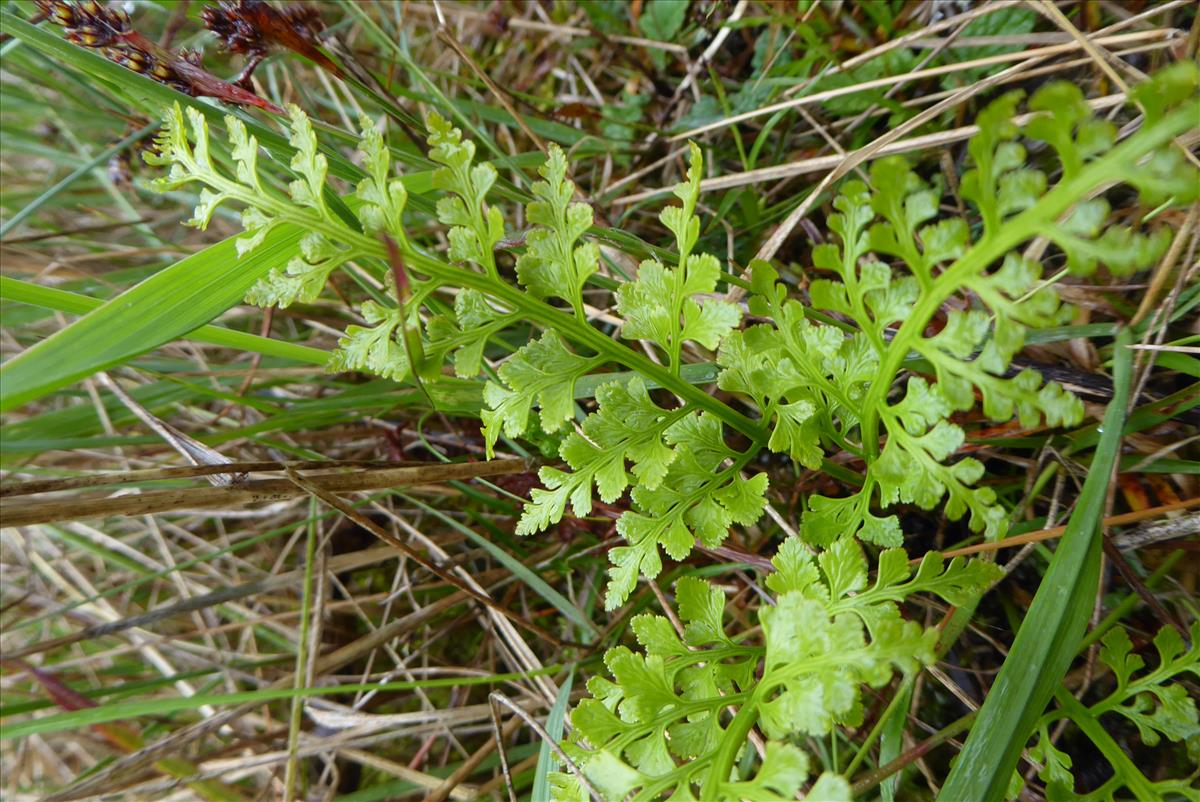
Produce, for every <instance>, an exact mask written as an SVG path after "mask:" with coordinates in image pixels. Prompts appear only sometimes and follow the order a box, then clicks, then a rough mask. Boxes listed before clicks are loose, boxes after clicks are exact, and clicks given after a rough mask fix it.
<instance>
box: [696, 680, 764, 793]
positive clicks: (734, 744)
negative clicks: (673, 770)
mask: <svg viewBox="0 0 1200 802" xmlns="http://www.w3.org/2000/svg"><path fill="white" fill-rule="evenodd" d="M762 687H763V686H762V685H760V686H758V689H757V690H756V691H755V692H754V694H753V696H752V697H751V698H750V701H748V702H747V703H746V704H744V705H742V706H741V708H739V709H738V712H737V715H736V716H734V717H733V721H731V722H729V727H728V728H727V729H726V730H725V734H724V735H723V736H721V745H720V746H718V747H717V751H716V752H714V753H713V758H712V766H711V767H709V769H708V776H707V777H705V778H704V785H703V786H701V788H700V798H701V799H722V798H723V797H722V796H721V783H723V782H726V781H727V780H728V779H729V772H730V771H732V770H733V763H734V761H735V760H737V753H738V750H740V749H741V748H742V747H743V746H745V744H746V739H747V738H748V737H749V735H750V730H751V729H753V728H754V722H756V721H758V710H759V707H760V706H761V705H762V702H763V700H762V699H761V698H760V696H761V694H760V691H761V689H762Z"/></svg>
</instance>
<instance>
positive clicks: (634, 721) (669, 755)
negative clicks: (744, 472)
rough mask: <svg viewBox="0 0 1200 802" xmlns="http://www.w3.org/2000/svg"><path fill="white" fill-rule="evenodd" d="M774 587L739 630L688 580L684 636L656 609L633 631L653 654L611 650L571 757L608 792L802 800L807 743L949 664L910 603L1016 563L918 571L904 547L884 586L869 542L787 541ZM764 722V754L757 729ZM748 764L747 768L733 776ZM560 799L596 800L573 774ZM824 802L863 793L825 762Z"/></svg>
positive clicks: (885, 567) (964, 595)
mask: <svg viewBox="0 0 1200 802" xmlns="http://www.w3.org/2000/svg"><path fill="white" fill-rule="evenodd" d="M772 564H773V565H774V568H775V572H774V573H771V574H769V575H768V576H767V577H766V580H765V584H766V586H767V588H768V589H769V590H771V591H772V592H773V593H774V598H773V599H772V601H771V603H769V604H764V605H763V606H762V608H760V611H759V613H758V624H759V627H760V628H761V637H758V636H756V637H755V638H754V639H753V640H751V639H750V638H748V637H746V635H747V634H748V633H737V634H734V635H729V634H726V631H725V624H724V609H725V594H724V592H723V591H722V590H721V589H720V588H718V587H716V586H714V585H711V584H709V583H708V582H705V581H703V580H700V579H696V578H693V577H684V578H682V579H680V580H679V582H678V583H677V585H676V587H675V593H676V605H677V608H678V617H679V620H680V621H681V622H682V623H683V632H682V633H678V632H676V630H675V629H674V628H673V626H672V624H671V622H670V621H669V620H668V619H667V618H664V617H662V616H656V615H640V616H637V617H636V618H634V619H633V622H632V628H633V631H634V634H635V635H636V636H637V640H638V643H639V644H640V646H641V649H642V651H641V652H640V653H639V652H633V651H631V650H629V649H627V648H625V647H624V646H618V647H616V648H614V649H610V650H609V651H608V653H607V655H606V656H605V661H604V662H605V665H606V666H607V668H608V671H609V673H610V674H611V677H612V679H607V678H605V677H594V678H593V679H592V680H591V681H590V682H589V683H588V690H589V692H590V693H591V698H589V699H585V700H583V701H581V702H580V703H579V704H578V706H577V707H576V708H575V711H574V712H573V713H572V716H571V722H572V725H573V727H574V735H573V740H572V743H571V745H570V746H571V748H570V750H569V751H570V754H571V756H572V757H573V759H574V760H575V761H576V763H577V766H578V767H579V768H580V770H581V771H582V774H583V777H584V778H585V779H586V780H587V781H588V782H589V783H590V784H591V785H592V786H593V787H594V788H595V789H597V790H598V791H599V792H600V795H601V797H602V798H604V799H605V800H651V799H659V798H661V797H664V796H667V795H670V798H671V799H704V800H713V802H718V801H719V800H731V802H732V801H734V800H743V799H754V800H776V799H793V798H795V795H796V793H797V791H798V790H799V789H800V787H801V786H802V785H804V784H805V783H806V782H807V781H808V778H809V764H810V760H809V757H808V756H807V755H806V754H805V753H804V752H803V751H802V750H801V749H800V748H798V747H797V746H796V745H795V744H794V742H793V739H795V738H803V737H806V736H811V737H820V736H825V735H828V734H829V732H830V731H831V730H832V729H833V727H835V726H837V725H850V726H855V725H858V724H861V723H862V716H863V711H862V705H861V700H860V694H861V688H862V687H863V686H871V687H880V686H882V685H884V684H886V683H887V682H888V681H889V680H890V679H891V677H892V676H893V674H894V673H895V672H902V673H911V672H913V671H916V670H917V669H918V668H919V667H921V666H923V665H927V664H929V663H931V662H932V661H933V659H934V646H935V643H936V640H937V632H936V631H935V630H934V629H932V628H930V629H923V628H922V627H921V626H920V625H919V624H917V623H915V622H913V621H906V620H904V619H903V618H902V617H901V614H900V608H899V606H898V605H899V603H900V602H902V601H903V600H904V599H905V598H907V597H909V596H911V595H913V594H916V593H922V592H929V593H934V594H936V595H938V596H940V597H941V598H943V599H945V600H946V601H947V602H949V603H951V604H963V603H966V602H967V601H968V600H970V599H972V598H975V597H977V596H978V595H979V594H980V593H981V592H983V590H985V589H986V588H987V587H988V586H989V585H990V584H991V583H992V582H994V581H995V579H996V578H997V576H998V574H999V573H1000V570H999V569H998V568H997V567H996V566H995V565H993V564H991V563H985V562H980V561H972V562H966V561H964V560H962V559H961V558H958V559H955V560H954V561H953V562H951V563H950V564H949V565H946V564H945V563H944V562H943V560H942V557H941V555H939V554H936V553H934V554H930V555H928V556H927V557H926V558H925V559H924V560H923V561H922V563H921V565H920V566H919V567H918V568H917V570H916V571H915V573H914V572H913V570H912V569H911V568H910V566H909V564H908V555H907V554H906V553H905V552H904V550H903V549H890V550H887V551H885V552H883V553H882V554H881V555H880V557H879V570H878V573H877V575H876V578H875V582H874V584H870V585H869V584H868V576H867V561H866V559H865V557H864V555H863V551H862V548H861V547H860V546H859V545H858V544H857V543H855V542H854V541H853V540H840V541H838V542H837V543H835V544H833V545H832V546H831V547H830V548H829V549H827V550H825V551H823V552H822V553H821V554H820V555H819V556H818V557H816V558H814V557H812V556H811V554H809V552H808V551H807V550H806V547H805V546H804V545H803V544H802V543H801V542H800V540H798V539H796V538H789V539H788V540H786V541H784V543H783V544H782V546H781V547H780V549H779V553H778V554H777V555H776V556H775V558H774V560H772ZM756 726H757V727H760V728H761V730H762V732H763V733H764V734H765V736H766V738H767V740H766V742H765V743H760V744H759V747H761V751H762V756H761V758H758V757H757V755H756V756H755V757H754V758H753V759H752V761H753V762H754V763H756V764H757V766H758V767H757V770H756V771H755V772H753V773H750V772H748V771H746V770H745V768H746V767H747V766H748V762H747V761H746V758H747V757H749V756H748V755H747V754H745V753H746V752H747V751H748V750H754V749H755V747H753V746H750V745H749V744H748V742H747V738H748V736H749V735H750V733H751V731H752V730H753V729H754V728H755V727H756ZM735 763H737V764H739V765H741V766H743V770H742V771H741V772H739V774H740V776H743V777H748V778H749V779H744V780H743V779H731V778H733V777H735V776H738V775H736V774H735V773H734V766H735ZM559 787H560V789H562V790H561V792H560V793H561V796H560V798H563V799H571V798H573V797H574V798H578V799H583V798H585V794H584V790H585V789H584V787H583V784H582V782H581V781H580V780H578V779H576V778H567V777H565V776H564V777H562V778H560V781H559ZM808 798H810V799H814V800H816V799H819V800H822V801H823V802H824V801H825V800H839V799H844V800H849V799H850V787H849V784H848V783H847V782H846V780H845V779H844V778H842V777H839V776H837V775H836V774H831V773H824V774H822V775H821V776H820V777H818V778H817V779H816V782H815V784H814V785H813V786H812V787H811V788H810V789H809V790H808Z"/></svg>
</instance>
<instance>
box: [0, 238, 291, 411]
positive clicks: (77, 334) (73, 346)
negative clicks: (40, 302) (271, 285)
mask: <svg viewBox="0 0 1200 802" xmlns="http://www.w3.org/2000/svg"><path fill="white" fill-rule="evenodd" d="M303 234H304V232H303V231H302V230H301V229H300V228H299V227H297V226H294V225H291V224H284V225H280V226H278V227H277V228H275V229H274V230H272V231H271V232H270V233H269V234H268V235H267V237H266V239H265V240H264V241H263V243H262V244H261V245H259V246H258V247H257V248H256V249H254V251H253V252H251V253H250V254H248V255H247V256H246V257H244V258H242V259H238V258H237V251H236V249H235V248H236V246H235V239H236V238H233V237H231V238H229V239H227V240H224V241H222V242H218V243H217V244H215V245H211V246H209V247H208V248H205V249H204V250H203V251H200V252H199V253H197V254H193V255H192V256H189V257H187V258H185V259H182V260H180V261H178V262H176V263H175V264H173V265H171V266H170V267H168V268H166V269H164V270H161V271H159V272H158V273H155V274H154V275H153V276H151V277H150V278H148V279H146V280H145V281H143V282H142V283H140V284H138V285H136V286H134V287H132V288H130V289H128V290H126V291H125V292H123V293H121V294H120V295H118V296H117V297H116V298H113V299H112V300H110V301H107V302H105V303H104V304H103V305H101V306H100V307H98V308H96V309H94V310H93V311H91V312H89V313H88V314H86V315H84V316H83V317H82V318H80V319H79V320H77V321H75V322H74V323H72V324H71V325H70V326H68V327H67V328H65V329H63V330H61V331H59V332H57V333H55V334H54V335H52V336H50V337H48V338H46V339H45V340H42V341H41V342H39V343H37V344H35V345H33V346H32V347H30V348H28V349H26V350H25V351H23V352H21V353H20V354H18V355H17V356H15V357H13V358H12V359H10V360H8V362H6V363H4V365H3V366H2V367H0V411H7V410H10V409H12V408H14V407H17V406H19V405H21V404H24V403H27V402H29V401H32V400H34V399H36V398H40V397H41V396H43V395H46V394H47V393H50V392H53V391H54V390H57V389H58V388H60V387H65V386H66V385H68V384H71V383H73V382H75V381H78V380H79V379H81V378H83V377H85V376H90V375H91V374H93V373H95V372H96V371H99V370H105V369H106V368H110V367H112V366H114V365H118V364H120V363H122V362H124V361H125V360H127V359H129V358H131V357H134V356H137V355H138V354H141V353H144V352H146V351H149V350H150V349H152V348H157V347H158V346H160V345H162V344H163V343H166V342H170V341H171V340H174V339H176V338H178V337H182V336H183V335H185V334H187V333H188V332H190V331H192V330H193V329H197V328H199V327H201V326H203V325H204V324H206V323H208V322H209V321H210V320H213V319H214V318H216V317H217V316H218V315H220V314H221V313H222V312H224V311H225V310H227V309H229V308H230V307H232V306H234V305H236V304H238V303H240V302H241V300H242V298H243V297H245V295H246V291H247V290H249V289H250V287H251V286H252V285H253V284H254V282H256V281H257V280H258V279H259V278H261V277H262V276H264V275H266V273H267V272H268V271H269V270H270V269H271V268H272V267H277V266H279V265H283V264H286V263H287V261H288V259H289V258H291V256H293V255H294V254H295V253H296V250H297V248H299V244H300V238H301V236H303Z"/></svg>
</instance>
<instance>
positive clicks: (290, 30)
mask: <svg viewBox="0 0 1200 802" xmlns="http://www.w3.org/2000/svg"><path fill="white" fill-rule="evenodd" d="M201 16H202V17H203V19H204V25H205V27H206V28H208V29H209V30H210V31H212V32H213V34H215V35H216V37H217V38H218V39H220V40H221V43H222V44H223V45H224V46H225V49H226V50H228V51H229V52H231V53H240V54H241V55H243V56H245V57H246V66H245V67H244V68H243V69H242V72H241V74H240V75H239V76H238V77H237V78H236V79H234V83H237V84H239V85H241V86H248V84H249V80H250V74H251V73H253V72H254V68H255V67H257V66H258V64H259V62H261V61H262V60H263V59H264V58H266V56H267V54H268V52H270V49H271V48H272V47H280V48H283V49H284V50H290V51H292V52H293V53H296V54H298V55H301V56H304V57H305V58H307V59H308V60H310V61H312V62H313V63H315V64H317V65H318V66H320V67H321V68H323V69H325V70H327V71H329V72H330V73H332V74H333V75H335V76H337V77H338V78H344V77H345V74H344V73H343V71H342V69H341V68H340V67H339V66H338V65H337V64H335V63H334V62H333V61H332V60H330V58H329V56H327V55H325V52H324V51H323V50H322V48H321V40H320V38H319V37H320V33H321V31H323V30H325V23H324V22H322V20H321V15H320V13H319V12H318V11H317V10H316V9H315V8H313V7H311V6H306V5H292V6H287V7H285V8H283V9H276V8H275V7H274V6H271V5H270V4H268V3H266V2H265V0H221V3H220V4H219V5H216V6H207V7H206V8H205V9H204V11H203V12H201Z"/></svg>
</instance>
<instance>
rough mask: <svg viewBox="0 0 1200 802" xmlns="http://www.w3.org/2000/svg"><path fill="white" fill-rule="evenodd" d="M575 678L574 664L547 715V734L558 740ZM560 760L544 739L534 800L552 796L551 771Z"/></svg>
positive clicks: (534, 801)
mask: <svg viewBox="0 0 1200 802" xmlns="http://www.w3.org/2000/svg"><path fill="white" fill-rule="evenodd" d="M574 679H575V667H574V666H572V667H571V673H570V674H567V678H566V680H565V681H564V682H563V684H562V686H560V687H559V689H558V696H556V697H554V707H552V708H550V715H548V716H547V717H546V734H547V735H549V736H550V737H551V738H553V739H554V740H556V741H557V740H559V739H561V738H562V731H563V722H564V721H566V718H567V703H568V702H569V700H570V698H571V685H572V684H573V681H574ZM558 762H559V761H558V758H557V756H555V754H554V751H553V750H552V749H551V748H550V742H549V741H543V742H542V745H541V747H540V748H539V749H538V762H537V771H536V772H534V775H533V792H532V795H531V796H530V797H529V798H530V799H531V800H533V802H541V800H543V799H549V798H550V772H552V771H554V770H555V767H556V766H557V765H558Z"/></svg>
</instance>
